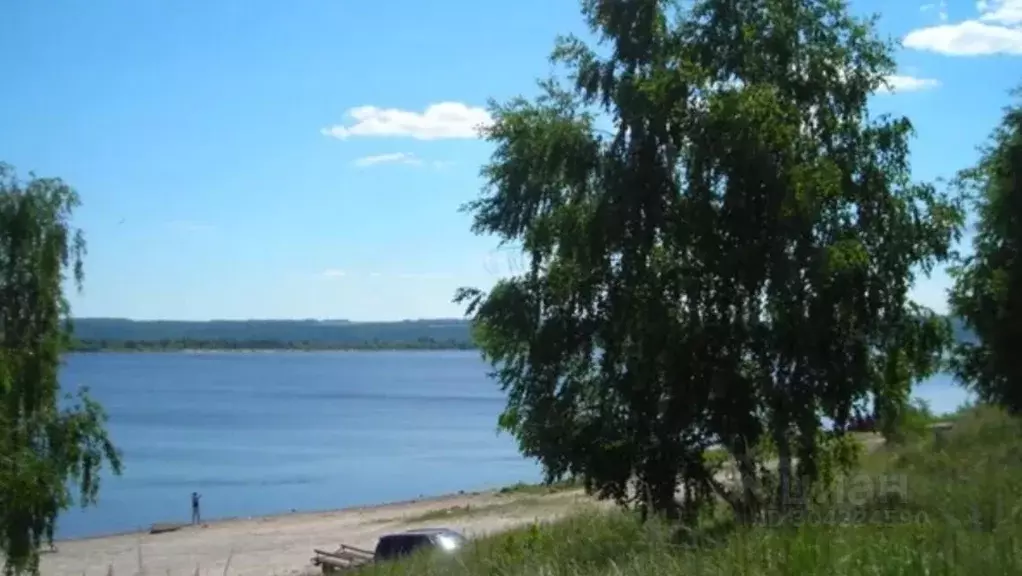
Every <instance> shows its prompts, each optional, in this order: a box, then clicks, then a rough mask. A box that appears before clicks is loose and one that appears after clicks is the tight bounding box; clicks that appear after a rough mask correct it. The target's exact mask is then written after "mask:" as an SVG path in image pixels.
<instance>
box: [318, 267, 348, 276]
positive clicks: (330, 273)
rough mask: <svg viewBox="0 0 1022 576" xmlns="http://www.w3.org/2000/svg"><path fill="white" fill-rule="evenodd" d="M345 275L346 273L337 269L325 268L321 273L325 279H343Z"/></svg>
mask: <svg viewBox="0 0 1022 576" xmlns="http://www.w3.org/2000/svg"><path fill="white" fill-rule="evenodd" d="M347 275H348V274H347V272H345V271H344V270H338V269H337V268H327V269H326V270H324V271H323V277H325V278H343V277H345V276H347Z"/></svg>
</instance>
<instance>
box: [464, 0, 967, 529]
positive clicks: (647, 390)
mask: <svg viewBox="0 0 1022 576" xmlns="http://www.w3.org/2000/svg"><path fill="white" fill-rule="evenodd" d="M583 14H584V16H585V18H586V21H587V22H588V24H589V26H590V28H591V29H592V31H593V32H594V33H595V34H596V36H597V37H598V38H600V40H601V43H602V45H601V46H600V47H599V48H600V50H597V48H593V47H590V46H587V45H586V44H585V43H584V42H582V41H581V40H579V39H577V38H574V37H568V38H563V39H561V40H560V41H559V42H558V45H557V48H556V50H555V51H554V55H553V58H554V60H555V61H556V62H557V63H559V64H561V65H562V66H563V67H564V68H565V69H566V70H567V71H568V76H569V78H570V80H571V81H572V83H573V84H572V85H570V86H564V85H563V84H562V83H560V82H559V81H557V80H556V79H555V80H549V81H546V82H543V83H541V85H540V88H541V90H542V94H541V95H540V96H539V97H538V98H536V99H535V100H531V101H530V100H526V99H524V98H518V99H515V100H512V101H510V102H508V103H505V104H494V105H493V107H492V112H493V116H494V118H495V123H494V124H493V125H492V126H490V127H489V128H488V129H487V137H488V140H489V141H490V142H491V143H492V144H493V145H494V146H495V152H494V154H493V157H492V159H491V162H490V163H489V165H488V166H486V167H485V168H484V170H483V174H484V176H485V177H486V178H487V180H488V183H489V185H488V187H487V189H486V190H485V191H484V192H483V194H482V195H481V197H480V198H479V199H477V200H476V201H474V202H472V203H470V204H469V205H468V206H466V209H467V210H468V211H469V212H471V213H472V215H473V217H474V224H473V230H474V231H475V232H477V233H479V234H490V235H495V236H497V237H498V238H499V239H500V241H501V242H502V243H505V244H512V245H518V246H520V248H521V250H522V252H523V253H524V256H525V257H526V259H527V262H528V264H527V266H526V271H525V272H523V273H521V274H519V275H516V276H513V277H511V278H508V279H506V280H503V281H501V282H500V283H498V284H497V285H496V286H495V287H494V288H493V289H492V290H491V291H489V292H488V293H485V294H484V293H482V292H480V291H478V290H472V289H463V290H461V291H459V292H458V294H457V295H456V300H457V301H460V302H462V303H464V304H465V305H466V309H467V313H468V314H469V315H471V316H472V317H473V320H474V322H475V323H476V325H480V326H485V337H484V338H481V339H480V346H481V349H482V353H483V355H484V357H485V358H486V359H487V360H488V361H489V362H490V363H491V364H492V365H493V366H494V373H495V375H496V377H497V378H498V379H499V381H500V382H501V384H502V386H503V388H504V389H505V390H506V391H507V393H508V404H507V408H506V410H505V412H504V414H503V415H502V417H501V421H500V422H501V425H502V427H503V428H505V429H506V430H508V431H510V432H511V433H512V434H513V435H514V436H515V437H516V438H517V439H518V442H519V445H520V448H521V450H522V452H523V453H524V454H525V455H527V456H531V457H536V458H538V459H539V461H540V462H541V463H542V464H543V466H544V468H545V470H546V472H547V475H548V477H550V478H552V479H553V478H559V477H562V476H564V475H565V474H571V475H575V476H577V477H579V478H582V479H584V480H585V482H586V485H587V487H588V488H589V489H591V490H592V491H594V492H595V493H596V494H598V495H599V496H601V497H604V498H613V499H615V500H617V501H619V502H622V503H627V502H633V501H636V500H637V501H638V505H639V507H640V508H641V509H643V510H652V511H654V512H657V513H660V514H665V515H667V516H669V517H672V516H676V515H678V514H679V513H680V514H682V515H683V516H684V517H685V518H687V519H688V520H689V521H693V520H694V519H695V518H697V517H698V516H699V509H700V508H701V507H703V506H705V505H706V504H707V503H709V502H710V501H711V499H712V498H713V495H717V496H721V497H723V498H725V499H726V500H727V501H729V502H730V503H731V505H732V507H733V508H734V510H735V512H736V513H737V514H738V515H739V516H740V517H742V518H744V519H751V518H752V517H753V514H754V513H755V512H756V511H757V510H758V509H759V508H760V507H761V506H762V505H763V504H764V502H761V501H760V500H759V497H758V496H757V495H756V494H755V491H754V490H751V489H730V488H729V487H727V486H724V485H722V484H721V483H720V482H718V481H717V479H716V478H715V476H714V474H713V473H712V470H711V469H710V468H709V466H710V465H712V462H708V461H707V459H705V458H704V457H703V454H704V453H705V451H706V450H707V449H708V448H709V447H711V446H714V445H717V444H719V445H723V446H724V447H726V449H727V450H728V451H730V452H731V455H732V458H733V459H734V460H735V461H736V462H737V463H738V469H739V472H740V474H741V476H742V478H743V480H744V481H745V482H743V484H744V485H746V486H750V485H757V484H761V482H760V478H759V477H760V476H767V475H769V474H771V473H770V472H769V471H766V470H765V469H764V467H762V466H761V465H760V464H762V461H761V458H762V456H761V454H759V453H758V452H759V451H758V450H757V449H756V447H760V446H763V445H764V444H765V442H764V440H765V439H767V438H769V439H770V441H771V443H772V445H773V448H774V449H775V450H776V453H777V455H778V458H779V460H780V464H779V474H780V476H781V481H780V482H778V483H777V484H778V486H779V490H778V495H779V496H781V497H783V493H784V492H785V490H784V487H785V486H786V485H787V483H788V482H789V481H790V479H791V478H792V477H793V476H792V475H793V473H794V472H795V471H794V470H793V467H794V466H795V462H796V461H797V466H798V468H799V470H798V471H797V473H798V475H799V477H802V478H807V479H809V480H812V479H814V478H817V477H818V476H819V475H820V473H821V467H823V466H824V465H825V462H826V461H843V460H845V459H844V458H843V457H842V456H841V454H843V452H842V451H841V450H840V446H841V443H840V442H837V441H833V442H831V441H830V440H824V438H825V436H824V435H822V434H821V433H820V430H821V419H822V418H824V417H827V418H829V419H831V420H833V421H834V422H836V423H837V429H838V430H839V432H840V431H841V430H843V429H844V427H845V425H846V424H847V422H848V421H849V419H850V418H851V416H852V415H854V414H856V413H857V412H862V411H864V410H867V406H866V404H867V401H868V400H867V399H868V398H870V397H873V398H875V399H876V400H877V411H878V412H879V413H880V414H881V416H882V417H884V418H886V420H885V421H891V422H893V421H894V419H893V418H891V417H889V415H891V414H896V413H897V412H898V410H899V409H900V408H901V407H902V406H904V405H905V404H906V403H907V402H908V394H909V390H910V385H911V383H912V381H913V380H916V379H919V378H922V377H925V376H927V375H929V374H930V373H932V372H933V371H935V370H936V369H937V368H938V366H939V362H940V359H941V351H942V349H943V348H944V347H945V345H946V343H947V342H948V340H949V339H950V335H951V333H950V327H949V325H948V322H947V321H946V319H944V318H941V317H938V316H936V315H935V314H933V313H932V312H931V311H929V310H925V309H923V308H920V307H918V306H916V305H914V304H913V303H912V302H910V301H909V300H908V297H907V294H908V290H909V288H910V287H911V285H912V283H913V281H914V274H915V273H914V271H915V270H922V271H924V272H928V271H929V270H930V268H931V267H932V266H933V265H934V264H935V263H937V262H939V261H941V260H943V259H945V258H947V256H948V251H949V246H950V244H951V242H952V240H953V239H954V238H956V236H957V234H958V228H959V226H960V225H961V220H962V214H961V210H960V208H959V206H958V205H957V204H956V203H955V202H953V201H952V199H950V198H948V197H946V196H945V195H942V194H939V193H938V192H937V191H936V190H935V189H934V188H933V187H932V186H929V185H920V184H914V183H912V182H911V181H910V176H909V175H910V171H909V164H908V139H909V137H910V135H911V133H912V128H911V125H910V123H909V121H908V120H907V119H905V118H889V117H879V118H871V117H869V114H868V111H867V108H866V101H867V98H868V97H869V95H870V94H871V93H873V92H874V91H875V90H876V89H877V88H878V87H880V86H881V85H882V83H883V82H884V80H883V79H884V77H886V76H887V75H889V74H891V73H893V72H894V62H893V60H892V57H891V46H890V45H888V44H887V43H885V42H882V41H880V40H878V39H877V37H876V35H875V33H874V31H873V27H872V23H871V22H866V21H860V20H857V19H855V18H853V17H851V16H850V15H849V14H848V12H847V10H846V7H845V5H844V3H842V2H836V1H834V0H768V1H766V2H763V1H753V0H738V1H734V0H697V1H696V2H694V3H691V4H688V3H686V6H685V7H684V8H682V7H681V6H680V3H674V2H669V1H657V0H636V1H633V2H619V1H615V0H587V1H585V2H583ZM603 54H606V55H607V56H603ZM606 120H609V122H606ZM603 125H609V126H611V127H612V129H611V132H609V133H608V132H606V131H604V130H602V129H601V126H603ZM832 450H837V452H836V453H833V454H832V453H831V451H832ZM679 483H680V484H681V485H683V486H684V488H685V500H684V504H683V506H682V509H681V510H678V509H677V508H676V498H675V494H676V488H677V487H678V484H679ZM635 486H638V487H639V489H637V490H636V489H633V487H635Z"/></svg>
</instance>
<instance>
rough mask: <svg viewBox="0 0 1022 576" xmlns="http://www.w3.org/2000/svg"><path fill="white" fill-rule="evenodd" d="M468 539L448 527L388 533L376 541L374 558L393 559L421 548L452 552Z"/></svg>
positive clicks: (446, 552) (381, 559) (462, 545)
mask: <svg viewBox="0 0 1022 576" xmlns="http://www.w3.org/2000/svg"><path fill="white" fill-rule="evenodd" d="M465 542H466V539H465V537H464V536H462V535H461V534H460V533H458V532H455V531H454V530H448V529H447V528H425V529H422V530H409V531H407V532H398V533H396V534H386V535H384V536H381V537H380V540H379V542H377V543H376V553H375V556H374V559H375V560H377V561H384V560H393V559H395V558H401V557H402V556H407V555H409V554H413V553H415V552H418V551H420V550H429V549H432V550H436V551H438V552H441V553H445V554H450V553H453V552H456V551H458V550H460V549H461V548H463V547H464V545H465Z"/></svg>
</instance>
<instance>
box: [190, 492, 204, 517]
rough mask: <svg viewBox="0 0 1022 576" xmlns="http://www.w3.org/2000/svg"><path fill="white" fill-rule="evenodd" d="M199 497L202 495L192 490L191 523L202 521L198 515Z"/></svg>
mask: <svg viewBox="0 0 1022 576" xmlns="http://www.w3.org/2000/svg"><path fill="white" fill-rule="evenodd" d="M199 498H202V496H200V495H199V493H198V492H192V524H199V523H200V522H202V517H201V516H200V515H199Z"/></svg>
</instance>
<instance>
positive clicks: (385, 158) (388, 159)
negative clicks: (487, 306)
mask: <svg viewBox="0 0 1022 576" xmlns="http://www.w3.org/2000/svg"><path fill="white" fill-rule="evenodd" d="M354 164H355V166H358V167H360V168H366V167H369V166H377V165H379V164H405V165H408V166H422V164H423V162H422V160H421V159H420V158H418V157H416V156H415V154H409V153H407V152H394V153H391V154H377V155H376V156H364V157H362V158H359V159H357V160H355V162H354Z"/></svg>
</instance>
